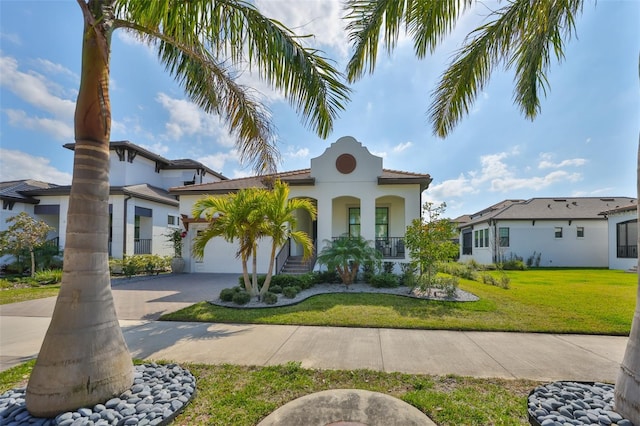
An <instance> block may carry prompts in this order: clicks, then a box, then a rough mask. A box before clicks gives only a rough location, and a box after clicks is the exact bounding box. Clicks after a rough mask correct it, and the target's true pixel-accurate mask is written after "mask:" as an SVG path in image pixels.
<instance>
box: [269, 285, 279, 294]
mask: <svg viewBox="0 0 640 426" xmlns="http://www.w3.org/2000/svg"><path fill="white" fill-rule="evenodd" d="M269 291H270V292H271V293H276V294H279V293H282V287H280V286H279V285H272V286H269Z"/></svg>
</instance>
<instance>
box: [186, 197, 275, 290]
mask: <svg viewBox="0 0 640 426" xmlns="http://www.w3.org/2000/svg"><path fill="white" fill-rule="evenodd" d="M267 199H268V197H267V193H266V191H265V190H263V189H257V188H247V189H242V190H240V191H238V192H236V193H233V194H226V195H222V196H212V195H208V196H205V197H203V198H200V199H199V200H197V201H196V202H195V204H194V205H193V209H192V215H193V217H204V218H205V219H206V220H207V221H208V222H209V224H208V226H207V228H206V229H205V230H204V231H203V232H202V233H201V234H200V235H198V236H197V237H196V238H195V239H194V242H193V249H192V251H193V254H194V255H195V256H196V257H198V258H200V259H202V257H203V256H204V251H205V247H206V246H207V243H208V242H209V241H210V240H211V239H212V238H215V237H222V238H224V239H225V241H228V242H230V243H233V242H235V241H236V240H238V243H239V244H238V246H239V248H238V251H237V252H236V256H237V257H239V258H240V260H241V263H242V276H243V277H244V285H245V289H246V290H247V292H249V294H251V295H252V296H257V295H258V278H257V271H256V269H257V263H256V256H257V248H258V240H259V239H260V238H261V237H262V236H263V235H264V233H265V232H266V222H265V220H264V214H263V213H262V206H264V205H265V204H266V203H267ZM250 257H251V258H252V276H251V278H249V268H248V262H249V258H250Z"/></svg>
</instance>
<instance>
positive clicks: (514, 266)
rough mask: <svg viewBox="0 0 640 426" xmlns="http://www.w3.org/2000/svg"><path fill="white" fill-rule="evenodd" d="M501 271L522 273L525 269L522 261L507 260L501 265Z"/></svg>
mask: <svg viewBox="0 0 640 426" xmlns="http://www.w3.org/2000/svg"><path fill="white" fill-rule="evenodd" d="M502 269H504V270H505V271H524V270H525V269H527V267H526V265H525V264H524V262H523V261H522V259H509V260H507V261H505V262H503V263H502Z"/></svg>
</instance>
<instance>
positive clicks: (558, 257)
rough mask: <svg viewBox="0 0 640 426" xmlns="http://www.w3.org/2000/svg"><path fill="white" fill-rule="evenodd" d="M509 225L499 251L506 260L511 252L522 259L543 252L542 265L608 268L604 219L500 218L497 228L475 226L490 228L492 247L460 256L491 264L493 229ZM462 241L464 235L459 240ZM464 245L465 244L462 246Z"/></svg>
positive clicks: (464, 258)
mask: <svg viewBox="0 0 640 426" xmlns="http://www.w3.org/2000/svg"><path fill="white" fill-rule="evenodd" d="M501 227H507V228H509V247H500V248H499V252H498V253H499V254H500V255H501V256H502V257H503V258H506V259H509V258H510V257H511V256H512V255H514V256H519V257H521V258H522V259H523V261H525V262H526V261H527V259H528V258H529V257H530V256H532V255H533V254H534V252H535V253H541V256H540V267H607V265H608V264H609V253H608V252H609V239H608V236H607V233H608V225H607V222H606V220H604V219H594V220H572V221H571V223H569V221H567V220H536V221H535V224H534V223H533V221H532V220H510V221H497V223H496V225H495V227H494V226H493V225H492V226H491V227H488V225H487V224H486V223H485V224H479V225H476V226H475V227H474V229H473V232H474V238H475V231H476V230H480V229H487V228H490V237H489V241H490V244H489V247H488V248H487V247H484V248H479V247H475V240H474V245H473V254H472V255H464V256H461V257H460V260H461V261H463V262H464V261H468V260H470V259H475V260H476V261H477V262H479V263H485V264H486V263H492V261H493V252H494V250H495V245H496V243H495V234H494V230H497V229H498V228H501ZM556 227H562V234H563V235H562V238H555V228H556ZM578 227H583V228H584V237H581V238H580V237H578V236H577V228H578ZM460 243H461V244H462V238H461V239H460ZM461 247H462V246H461Z"/></svg>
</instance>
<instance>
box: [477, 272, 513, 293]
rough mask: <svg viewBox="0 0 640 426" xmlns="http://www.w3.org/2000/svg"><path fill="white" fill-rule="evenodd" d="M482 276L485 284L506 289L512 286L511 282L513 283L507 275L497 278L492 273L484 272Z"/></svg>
mask: <svg viewBox="0 0 640 426" xmlns="http://www.w3.org/2000/svg"><path fill="white" fill-rule="evenodd" d="M480 278H481V281H482V282H483V283H484V284H489V285H493V286H496V287H500V288H504V289H508V288H509V287H510V285H509V284H510V283H511V279H510V278H509V277H508V276H506V275H502V276H501V277H500V278H496V277H495V276H493V275H491V274H487V273H485V274H482V275H481V277H480Z"/></svg>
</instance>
